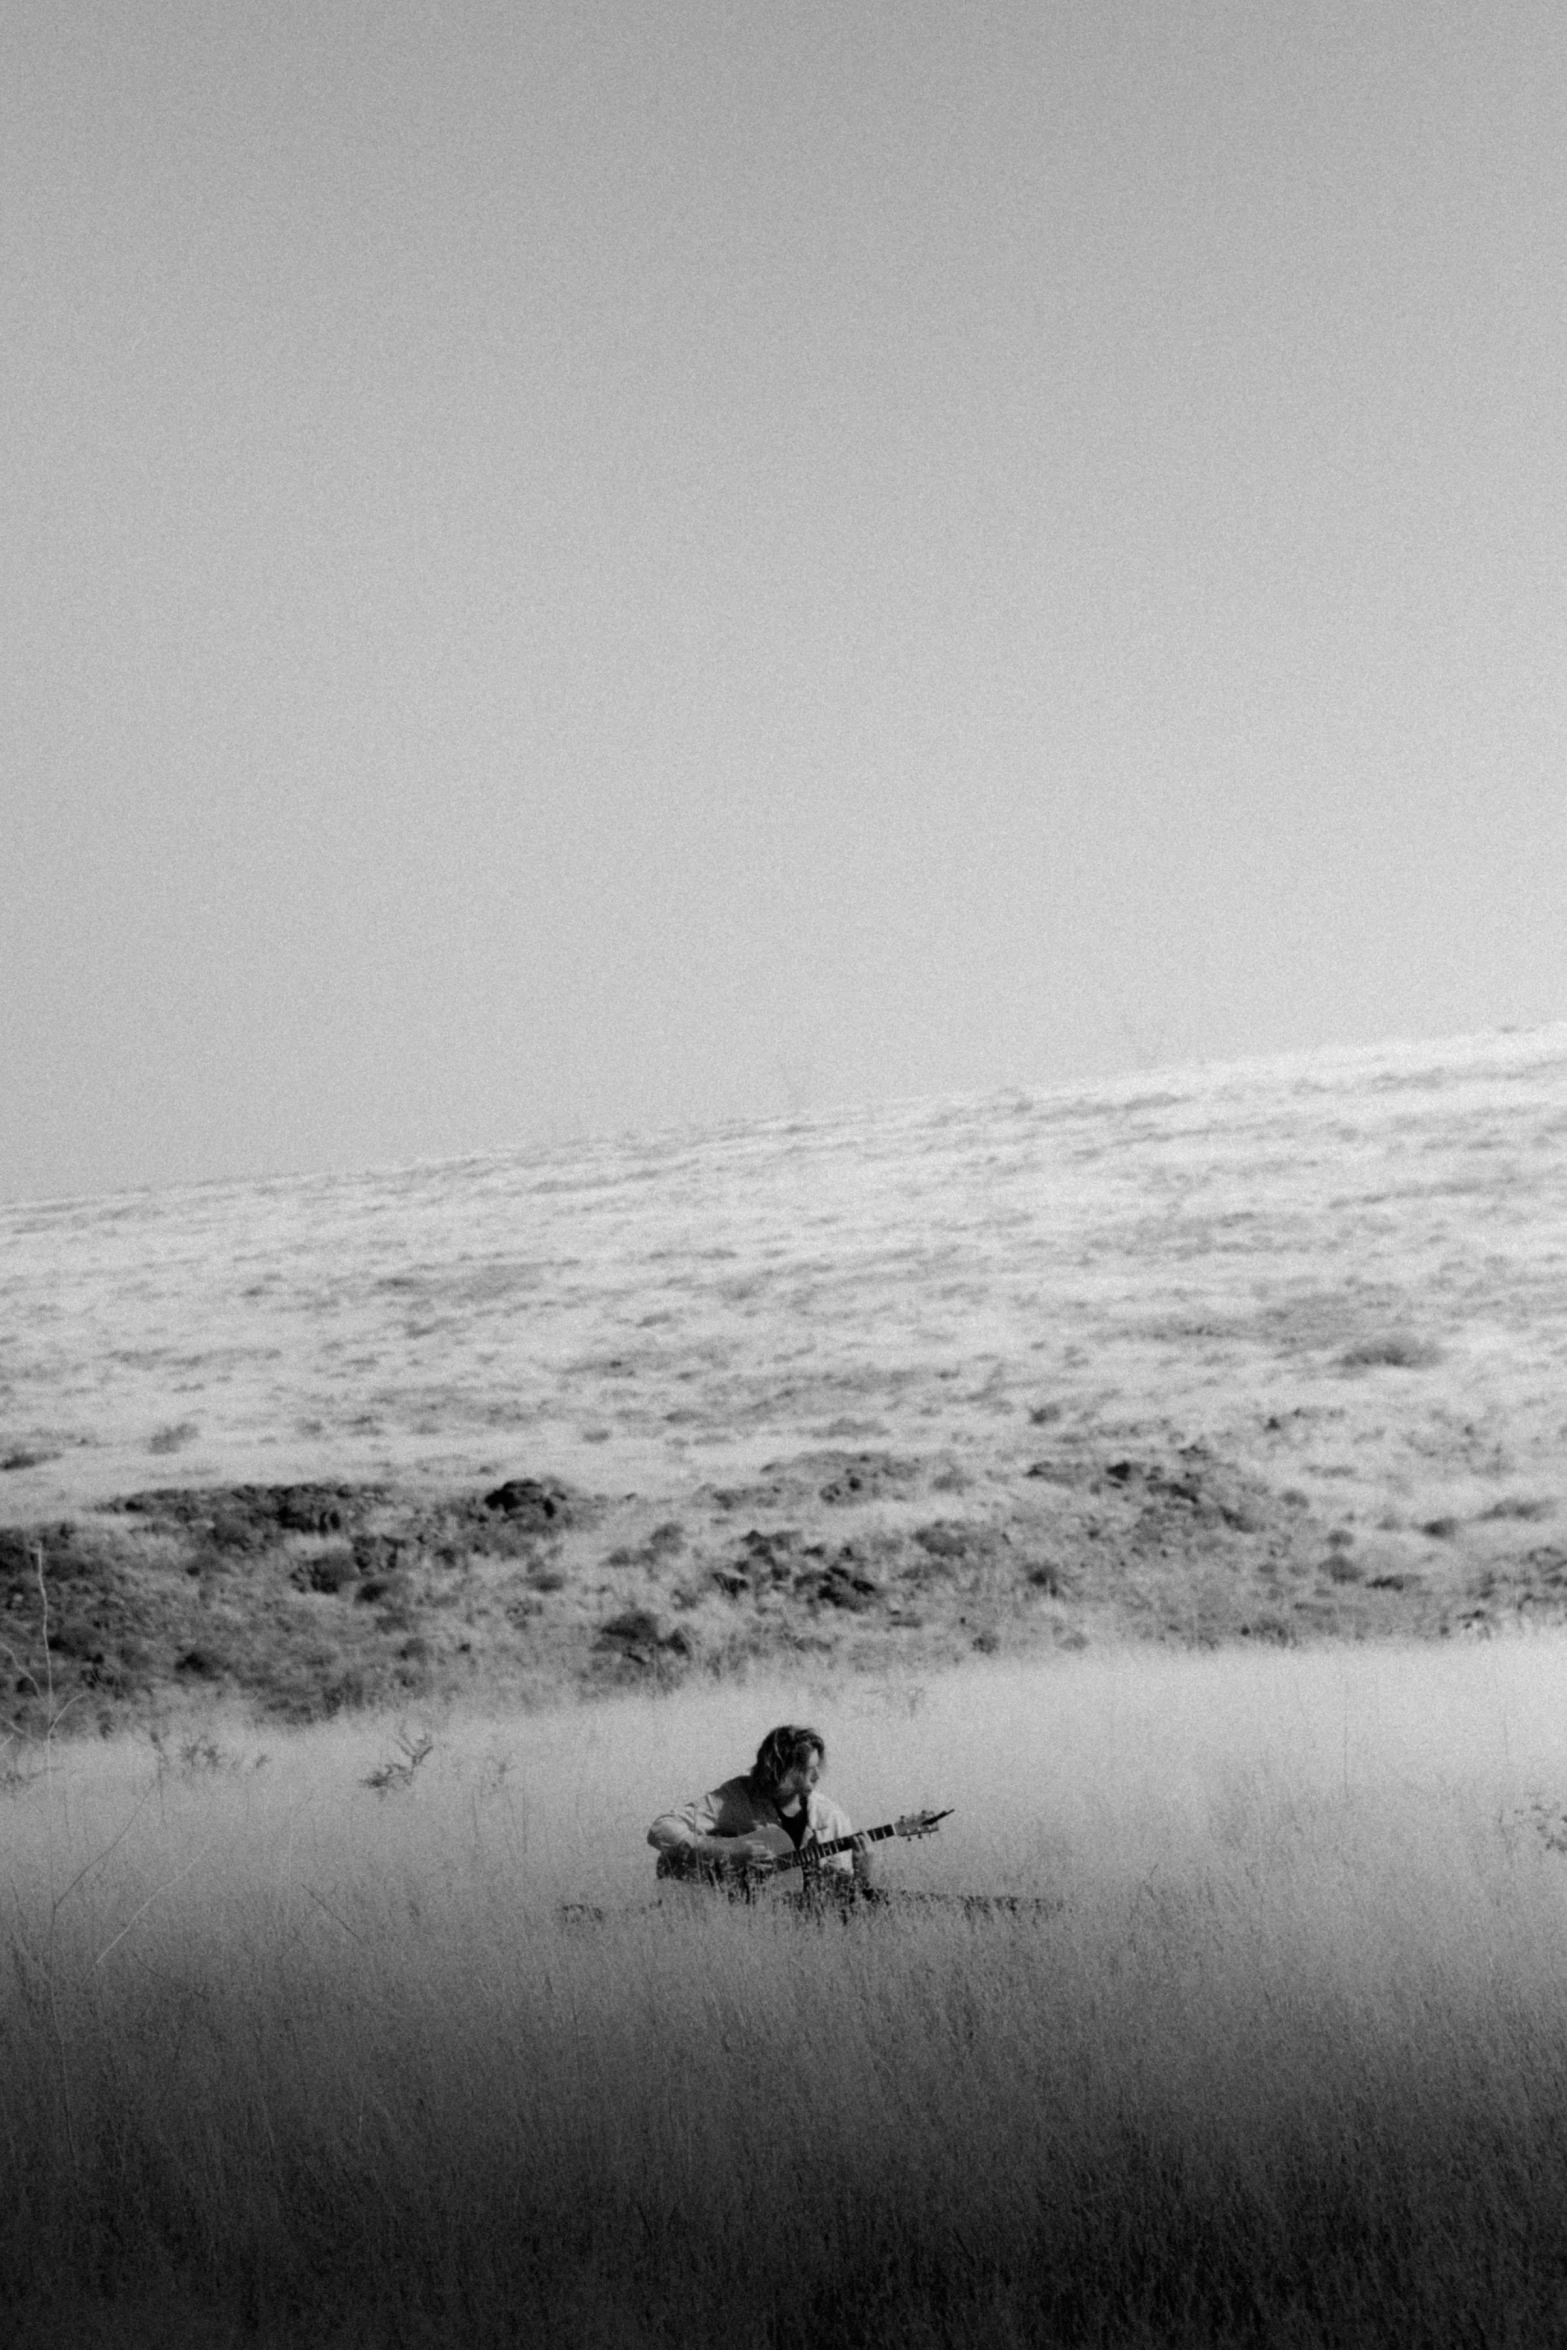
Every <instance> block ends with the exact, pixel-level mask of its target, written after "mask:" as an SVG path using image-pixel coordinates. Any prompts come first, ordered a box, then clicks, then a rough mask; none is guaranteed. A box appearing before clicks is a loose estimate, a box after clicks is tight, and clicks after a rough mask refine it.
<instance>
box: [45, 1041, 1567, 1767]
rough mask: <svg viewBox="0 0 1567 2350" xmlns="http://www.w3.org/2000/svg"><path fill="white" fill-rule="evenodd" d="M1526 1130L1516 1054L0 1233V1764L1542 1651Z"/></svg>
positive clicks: (1463, 1046)
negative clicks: (969, 1661) (723, 1699)
mask: <svg viewBox="0 0 1567 2350" xmlns="http://www.w3.org/2000/svg"><path fill="white" fill-rule="evenodd" d="M1564 1139H1567V1029H1551V1030H1541V1031H1536V1032H1533V1033H1531V1034H1529V1035H1523V1036H1493V1037H1488V1038H1482V1039H1469V1040H1461V1041H1459V1042H1456V1043H1454V1044H1451V1045H1447V1046H1419V1047H1411V1046H1398V1047H1386V1048H1379V1049H1378V1050H1375V1051H1362V1052H1356V1053H1345V1054H1337V1055H1321V1056H1315V1057H1313V1058H1311V1059H1306V1060H1297V1061H1293V1062H1288V1063H1276V1064H1270V1065H1258V1066H1247V1067H1243V1068H1234V1069H1216V1070H1200V1071H1188V1072H1160V1074H1159V1076H1158V1078H1157V1080H1156V1081H1155V1080H1148V1081H1143V1082H1120V1083H1117V1084H1114V1085H1106V1086H1101V1087H1098V1088H1095V1089H1093V1090H1091V1091H1087V1092H1075V1093H1066V1092H1062V1093H1053V1094H1044V1095H1039V1096H1035V1097H1024V1096H1006V1097H1003V1098H1000V1099H995V1100H989V1101H983V1102H958V1103H937V1104H920V1105H912V1106H910V1105H896V1106H892V1107H888V1108H883V1109H877V1110H871V1111H863V1112H842V1113H825V1114H822V1115H820V1116H815V1117H810V1118H805V1119H801V1120H795V1121H792V1122H789V1123H786V1124H773V1125H769V1126H761V1127H749V1128H743V1129H734V1130H729V1131H725V1132H721V1133H718V1134H714V1135H710V1136H706V1137H697V1138H678V1137H663V1138H659V1139H655V1140H652V1141H640V1142H624V1143H615V1144H604V1145H595V1146H591V1147H589V1146H583V1147H582V1148H580V1149H578V1150H553V1151H548V1152H531V1153H519V1154H516V1155H513V1156H507V1157H504V1158H488V1159H483V1160H470V1161H462V1162H459V1163H456V1164H453V1165H449V1166H441V1167H421V1168H413V1169H404V1170H398V1171H394V1172H391V1173H384V1174H375V1175H367V1176H363V1177H357V1178H353V1179H325V1178H298V1179H289V1180H279V1181H273V1182H268V1183H261V1184H244V1185H238V1184H237V1185H216V1186H205V1187H201V1188H197V1189H189V1190H182V1191H171V1192H164V1193H156V1194H138V1195H134V1196H129V1197H125V1198H119V1199H112V1200H96V1201H67V1202H53V1203H43V1204H38V1205H32V1206H24V1207H13V1208H9V1209H0V1313H3V1322H0V1339H3V1347H0V1612H3V1615H4V1619H5V1630H4V1638H5V1641H6V1644H7V1648H8V1650H9V1653H10V1659H11V1664H12V1668H13V1669H12V1671H11V1674H10V1678H11V1682H12V1687H13V1697H14V1701H15V1707H16V1715H17V1720H18V1722H19V1723H20V1724H21V1725H22V1726H24V1727H34V1728H36V1726H37V1725H38V1723H39V1721H40V1720H42V1719H43V1718H45V1717H46V1716H47V1715H48V1713H49V1712H50V1710H51V1708H53V1709H55V1710H58V1708H59V1707H60V1706H61V1705H62V1704H66V1703H68V1704H69V1707H70V1712H69V1714H68V1715H67V1717H66V1718H67V1720H72V1721H78V1722H82V1723H88V1722H97V1723H99V1724H100V1725H108V1724H112V1723H113V1722H114V1721H116V1720H123V1719H125V1718H126V1717H127V1716H132V1715H145V1714H147V1713H149V1712H155V1711H157V1710H158V1709H160V1708H163V1707H167V1706H168V1705H169V1704H170V1703H171V1702H173V1701H174V1700H175V1699H176V1697H177V1696H179V1695H180V1693H183V1694H184V1696H186V1697H189V1698H192V1699H199V1700H202V1701H205V1700H206V1699H207V1698H208V1697H209V1696H210V1695H211V1694H213V1693H219V1694H224V1693H234V1692H237V1693H240V1694H243V1695H244V1696H245V1697H246V1698H247V1699H249V1700H251V1701H253V1702H255V1703H257V1704H259V1705H261V1706H262V1707H263V1708H266V1709H271V1710H274V1711H277V1712H280V1713H282V1714H284V1715H286V1716H288V1717H290V1718H295V1719H304V1718H310V1717H311V1716H313V1715H317V1714H320V1713H325V1712H331V1711H333V1710H336V1709H338V1708H340V1707H342V1706H344V1705H347V1704H353V1703H358V1702H363V1701H370V1700H385V1699H392V1700H396V1699H398V1698H399V1697H406V1698H412V1697H414V1696H420V1697H428V1696H435V1695H440V1694H442V1693H458V1692H468V1693H472V1694H475V1695H479V1696H483V1697H485V1698H486V1699H501V1698H517V1697H523V1698H532V1699H540V1698H545V1697H547V1696H549V1695H550V1694H552V1693H554V1692H558V1691H560V1690H562V1689H565V1688H574V1687H577V1688H580V1687H590V1688H601V1687H614V1686H619V1685H624V1684H627V1683H631V1684H637V1683H641V1682H648V1683H651V1684H660V1685H667V1684H669V1683H671V1682H674V1681H678V1680H681V1679H685V1678H689V1677H691V1676H700V1675H703V1674H709V1673H712V1674H719V1675H723V1674H729V1673H733V1672H736V1671H741V1670H747V1669H752V1668H755V1667H757V1666H759V1665H765V1664H767V1663H769V1662H770V1661H775V1660H779V1659H790V1658H794V1659H800V1658H804V1659H807V1660H816V1661H817V1662H819V1663H820V1664H822V1665H827V1664H830V1663H840V1662H841V1663H846V1664H850V1665H866V1666H874V1667H882V1666H886V1665H889V1664H896V1663H899V1662H903V1663H909V1664H917V1665H919V1666H921V1667H924V1666H926V1665H929V1664H931V1663H933V1662H936V1661H940V1660H943V1659H951V1658H953V1657H955V1656H957V1655H960V1654H963V1653H968V1652H970V1651H972V1650H975V1649H977V1650H979V1651H981V1652H996V1651H1001V1652H1011V1651H1013V1650H1019V1649H1029V1648H1037V1647H1040V1646H1047V1647H1048V1646H1058V1645H1066V1646H1076V1645H1079V1644H1082V1643H1084V1642H1093V1643H1098V1642H1103V1641H1106V1640H1120V1639H1123V1638H1127V1637H1131V1638H1136V1639H1155V1640H1161V1641H1176V1642H1187V1643H1193V1642H1195V1643H1197V1644H1203V1645H1206V1644H1212V1643H1216V1642H1226V1641H1232V1640H1233V1641H1241V1640H1245V1641H1262V1642H1270V1643H1293V1642H1298V1641H1301V1640H1318V1639H1324V1638H1334V1637H1357V1638H1358V1637H1366V1636H1381V1635H1385V1634H1390V1633H1406V1632H1409V1633H1418V1634H1426V1633H1432V1634H1439V1633H1443V1632H1447V1633H1461V1632H1468V1631H1474V1630H1486V1629H1492V1628H1496V1627H1499V1626H1503V1625H1506V1624H1510V1623H1516V1622H1519V1621H1528V1620H1551V1619H1554V1618H1556V1617H1557V1616H1558V1615H1559V1614H1560V1613H1561V1612H1562V1609H1563V1603H1564V1595H1567V1536H1564V1534H1563V1532H1562V1528H1561V1524H1560V1522H1559V1520H1558V1516H1557V1513H1558V1511H1559V1509H1560V1508H1561V1505H1562V1502H1563V1499H1564V1495H1567V1469H1564V1460H1567V1454H1564V1445H1563V1439H1564V1435H1567V1407H1564V1406H1563V1404H1562V1402H1561V1400H1560V1398H1561V1391H1562V1371H1563V1365H1564V1360H1567V1238H1564V1235H1567V1152H1564V1150H1563V1142H1564ZM46 1621H47V1628H48V1633H49V1643H48V1650H47V1653H46V1650H45V1644H44V1639H43V1633H44V1629H45V1623H46Z"/></svg>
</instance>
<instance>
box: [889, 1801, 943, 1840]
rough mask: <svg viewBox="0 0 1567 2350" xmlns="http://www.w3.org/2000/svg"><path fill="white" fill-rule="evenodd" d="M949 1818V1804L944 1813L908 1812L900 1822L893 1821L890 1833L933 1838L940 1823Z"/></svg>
mask: <svg viewBox="0 0 1567 2350" xmlns="http://www.w3.org/2000/svg"><path fill="white" fill-rule="evenodd" d="M951 1817H952V1807H951V1805H950V1804H949V1805H948V1807H947V1809H946V1810H945V1811H908V1812H905V1813H904V1815H903V1817H902V1819H901V1820H894V1821H893V1823H892V1832H893V1834H894V1835H895V1836H934V1835H935V1833H936V1830H937V1829H938V1828H939V1827H940V1826H941V1823H942V1821H943V1820H950V1819H951Z"/></svg>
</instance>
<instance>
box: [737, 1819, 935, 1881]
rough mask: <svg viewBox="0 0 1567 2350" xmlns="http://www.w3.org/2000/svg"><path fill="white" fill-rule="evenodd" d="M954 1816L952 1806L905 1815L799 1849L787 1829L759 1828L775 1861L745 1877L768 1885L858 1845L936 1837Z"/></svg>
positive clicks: (756, 1831) (760, 1864) (761, 1864)
mask: <svg viewBox="0 0 1567 2350" xmlns="http://www.w3.org/2000/svg"><path fill="white" fill-rule="evenodd" d="M951 1817H952V1807H951V1806H950V1805H949V1806H948V1807H947V1809H946V1810H945V1811H914V1812H905V1813H904V1815H903V1817H902V1818H901V1819H898V1820H891V1821H889V1822H888V1824H887V1825H886V1827H884V1828H861V1829H860V1830H859V1832H858V1833H857V1834H856V1835H853V1836H835V1837H832V1838H831V1839H830V1840H829V1841H828V1842H827V1843H825V1844H802V1845H799V1846H796V1845H795V1844H794V1843H793V1842H792V1841H791V1839H790V1837H789V1835H788V1832H787V1830H785V1829H783V1828H757V1829H754V1830H753V1831H752V1832H753V1834H755V1835H758V1836H765V1837H766V1838H767V1841H768V1843H769V1844H770V1845H772V1846H773V1848H774V1850H773V1858H772V1859H771V1861H758V1862H757V1863H756V1865H755V1867H754V1868H748V1869H747V1870H746V1872H745V1874H746V1877H747V1879H748V1880H750V1881H752V1882H754V1883H757V1884H766V1883H767V1882H768V1881H769V1879H771V1878H773V1877H777V1876H783V1875H784V1874H785V1873H786V1872H787V1871H788V1870H790V1869H805V1870H807V1871H810V1870H814V1869H816V1868H818V1867H819V1866H820V1865H821V1863H822V1862H823V1861H824V1860H831V1859H832V1857H833V1855H834V1853H838V1852H853V1851H854V1849H855V1847H856V1846H857V1845H861V1844H885V1843H886V1841H887V1838H888V1837H889V1836H907V1837H910V1838H913V1837H919V1836H934V1835H935V1833H936V1830H937V1829H938V1828H939V1827H940V1826H941V1823H942V1821H943V1820H950V1819H951Z"/></svg>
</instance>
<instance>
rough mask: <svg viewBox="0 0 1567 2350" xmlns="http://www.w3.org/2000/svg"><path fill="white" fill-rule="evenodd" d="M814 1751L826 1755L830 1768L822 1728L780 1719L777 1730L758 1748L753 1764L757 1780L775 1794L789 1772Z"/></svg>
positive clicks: (769, 1733)
mask: <svg viewBox="0 0 1567 2350" xmlns="http://www.w3.org/2000/svg"><path fill="white" fill-rule="evenodd" d="M813 1754H819V1755H820V1756H821V1758H822V1768H823V1769H824V1770H825V1769H826V1767H827V1741H826V1739H825V1738H824V1737H823V1736H822V1734H821V1732H820V1730H808V1729H807V1728H806V1727H805V1725H804V1724H803V1723H801V1722H780V1723H779V1725H778V1727H777V1729H776V1730H769V1731H768V1733H767V1736H766V1737H765V1738H764V1739H763V1740H762V1743H761V1745H760V1746H759V1747H758V1748H757V1750H756V1761H755V1764H754V1765H753V1767H752V1771H751V1777H752V1780H753V1782H754V1783H755V1784H756V1785H757V1786H758V1787H760V1788H762V1789H763V1790H764V1791H765V1793H767V1794H769V1795H771V1793H772V1791H773V1789H774V1788H775V1787H781V1786H782V1784H783V1782H784V1780H785V1779H787V1778H788V1776H789V1773H790V1772H791V1771H792V1770H794V1769H796V1768H797V1766H798V1765H799V1764H801V1763H803V1762H806V1761H808V1760H809V1758H810V1757H811V1756H812V1755H813Z"/></svg>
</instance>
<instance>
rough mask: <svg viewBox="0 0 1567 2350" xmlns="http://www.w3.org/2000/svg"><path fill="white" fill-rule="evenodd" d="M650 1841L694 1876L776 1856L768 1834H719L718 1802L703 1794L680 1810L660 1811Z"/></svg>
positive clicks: (762, 1863) (751, 1864) (762, 1864)
mask: <svg viewBox="0 0 1567 2350" xmlns="http://www.w3.org/2000/svg"><path fill="white" fill-rule="evenodd" d="M647 1840H648V1842H649V1843H650V1844H651V1845H652V1846H653V1848H654V1850H655V1851H656V1852H659V1853H661V1854H662V1855H663V1856H664V1858H665V1859H666V1860H669V1861H671V1862H673V1863H674V1865H675V1867H676V1868H677V1869H678V1870H681V1871H685V1870H689V1871H690V1872H691V1874H692V1875H694V1876H700V1875H704V1874H706V1873H707V1872H708V1871H710V1870H714V1869H724V1870H733V1869H746V1868H762V1867H767V1866H769V1865H770V1864H771V1862H772V1859H773V1853H772V1848H771V1846H770V1845H769V1844H768V1843H767V1841H766V1839H765V1837H760V1836H721V1835H720V1834H719V1833H718V1804H717V1800H716V1797H715V1796H713V1795H700V1796H698V1797H697V1799H696V1801H695V1802H694V1803H685V1804H682V1805H681V1806H680V1808H679V1810H678V1811H665V1812H660V1813H659V1815H658V1818H657V1819H656V1820H655V1821H654V1822H653V1825H652V1826H651V1827H650V1828H649V1830H648V1832H647Z"/></svg>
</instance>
